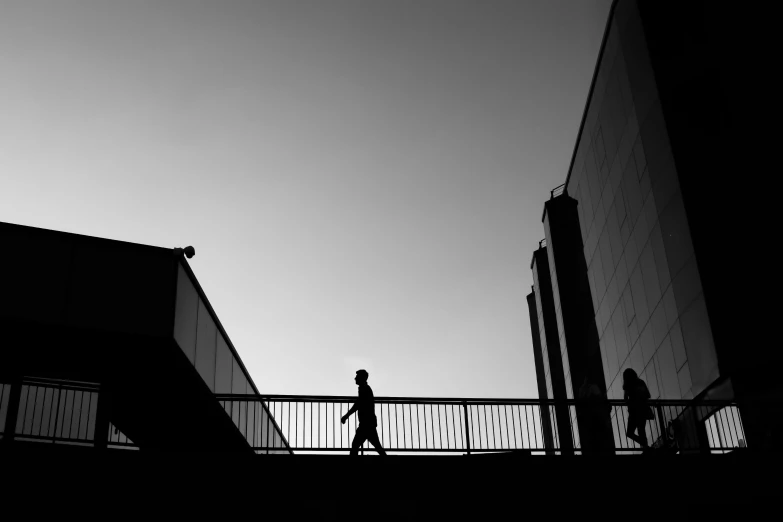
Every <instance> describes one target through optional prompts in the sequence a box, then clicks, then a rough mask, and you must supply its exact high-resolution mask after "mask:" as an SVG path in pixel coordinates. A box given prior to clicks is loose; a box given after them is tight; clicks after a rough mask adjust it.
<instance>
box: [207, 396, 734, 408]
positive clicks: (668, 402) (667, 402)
mask: <svg viewBox="0 0 783 522" xmlns="http://www.w3.org/2000/svg"><path fill="white" fill-rule="evenodd" d="M215 398H216V399H218V400H248V401H249V400H271V401H280V402H294V401H298V402H354V401H356V396H355V395H283V394H258V395H254V394H230V393H224V394H215ZM375 402H376V403H406V404H408V403H427V404H487V405H489V404H500V405H502V404H546V405H555V404H586V403H588V402H589V403H601V404H614V405H625V404H627V401H625V400H622V399H609V400H604V401H584V400H580V399H563V400H557V399H514V398H481V397H478V398H476V397H470V398H468V397H380V396H378V397H375ZM647 404H649V405H651V406H655V405H662V406H692V405H705V406H708V405H715V406H718V405H728V404H735V401H731V400H699V401H694V400H692V399H691V400H675V399H656V400H650V401H648V402H647Z"/></svg>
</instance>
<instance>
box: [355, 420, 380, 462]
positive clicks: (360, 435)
mask: <svg viewBox="0 0 783 522" xmlns="http://www.w3.org/2000/svg"><path fill="white" fill-rule="evenodd" d="M376 437H377V435H376ZM366 440H367V433H366V429H364V428H362V426H361V425H360V426H359V427H358V428H356V435H354V436H353V442H352V443H351V455H357V456H358V455H359V448H361V447H362V444H364V441H366Z"/></svg>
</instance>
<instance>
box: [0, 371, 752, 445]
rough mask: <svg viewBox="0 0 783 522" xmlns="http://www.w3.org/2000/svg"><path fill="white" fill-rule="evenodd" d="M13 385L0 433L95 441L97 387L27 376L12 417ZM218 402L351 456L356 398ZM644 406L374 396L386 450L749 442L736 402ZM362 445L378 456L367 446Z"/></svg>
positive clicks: (265, 437) (266, 431) (267, 431)
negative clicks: (633, 409) (633, 410)
mask: <svg viewBox="0 0 783 522" xmlns="http://www.w3.org/2000/svg"><path fill="white" fill-rule="evenodd" d="M10 389H11V387H10V385H8V384H2V385H0V430H2V431H0V437H2V436H3V435H4V434H3V431H5V432H9V430H10V432H12V433H13V438H14V439H15V440H20V441H35V442H50V443H60V444H72V445H84V446H93V445H95V438H96V437H95V431H96V428H95V427H96V424H97V403H98V396H99V387H98V385H96V384H90V383H73V382H60V381H52V380H44V379H30V378H25V379H24V380H23V381H22V382H21V386H20V388H19V392H17V393H18V399H17V401H18V402H17V403H16V404H18V408H17V413H16V414H15V419H13V420H12V419H11V418H9V419H6V416H7V413H8V411H9V406H10V404H9V401H10V398H9V397H10V395H11V393H10ZM215 399H216V400H217V401H218V402H219V403H220V404H221V405H222V406H223V408H224V409H225V411H226V414H227V415H228V416H229V417H230V418H231V419H232V420H233V421H234V424H235V425H236V427H237V429H238V430H239V431H240V432H241V433H242V435H243V436H244V437H245V439H246V440H247V441H248V443H249V444H250V446H251V447H252V448H253V449H254V450H255V452H256V453H259V454H260V453H291V452H292V451H293V452H295V453H311V452H315V453H348V452H350V450H351V444H352V441H353V438H354V436H355V434H356V429H357V424H356V423H357V418H356V415H352V416H350V417H349V418H348V420H347V422H346V423H345V424H342V423H341V422H340V419H341V417H342V416H343V415H345V414H346V413H347V412H348V411H349V409H350V407H351V406H352V405H353V404H354V403H355V401H356V397H345V396H298V395H263V396H261V395H230V394H228V395H215ZM642 411H643V415H638V414H637V415H635V418H630V417H629V410H628V405H627V404H626V403H624V402H623V401H599V402H584V401H575V400H568V401H552V400H538V399H465V398H411V397H377V398H375V414H376V418H377V428H376V430H377V433H378V437H379V440H380V442H381V446H382V447H383V448H384V449H385V450H386V451H387V452H389V453H400V454H409V453H416V454H486V453H524V454H548V455H581V454H584V455H588V454H603V455H609V454H634V453H642V452H643V450H644V448H642V446H641V445H640V444H639V442H643V441H642V439H641V438H640V431H639V427H638V426H639V425H640V424H641V425H642V426H643V432H644V436H645V437H644V439H646V441H647V443H648V445H649V447H650V448H651V449H652V450H653V451H660V452H667V453H700V454H704V453H708V454H716V453H717V454H719V453H726V452H730V451H734V450H736V449H737V448H744V447H747V446H748V445H749V444H748V442H747V441H746V437H745V431H744V428H743V425H742V418H741V416H740V411H739V409H738V408H737V406H736V404H735V403H733V402H730V401H671V400H658V401H649V402H648V403H647V404H646V405H644V406H643V407H642ZM642 417H644V419H643V422H640V421H639V419H641V418H642ZM648 417H651V418H648ZM7 420H8V422H6V421H7ZM630 424H633V425H635V426H637V428H636V432H635V433H634V436H635V437H636V440H632V439H631V438H629V437H628V435H627V434H628V426H629V425H630ZM108 430H109V433H108V435H107V437H106V439H105V440H106V444H107V446H108V447H115V448H126V449H128V448H138V446H137V445H136V444H134V443H133V441H131V440H130V439H128V438H127V437H126V436H125V435H124V434H123V433H122V432H119V431H118V430H117V429H116V428H114V426H113V425H112V424H111V423H110V422H109V423H108ZM183 436H187V435H186V434H183ZM361 450H362V451H368V450H369V453H374V450H373V448H372V447H371V445H370V444H369V443H364V444H363V446H362V447H361Z"/></svg>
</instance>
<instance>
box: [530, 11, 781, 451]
mask: <svg viewBox="0 0 783 522" xmlns="http://www.w3.org/2000/svg"><path fill="white" fill-rule="evenodd" d="M730 12H731V11H730V10H729V9H728V8H727V7H726V6H723V5H722V4H716V5H715V6H713V5H712V4H709V3H703V2H692V3H691V2H689V3H687V5H681V4H676V5H675V4H672V3H666V2H647V1H644V0H617V1H615V2H614V3H613V5H612V7H611V12H610V16H609V20H608V23H607V27H606V31H605V34H604V39H603V42H602V45H601V50H600V55H599V58H598V63H597V65H596V70H595V73H594V77H593V81H592V84H591V87H590V92H589V95H588V100H587V105H586V107H585V112H584V115H583V119H582V123H581V126H580V129H579V133H578V137H577V142H576V146H575V150H574V152H573V156H572V160H571V164H570V167H569V171H568V173H567V176H566V180H565V186H564V190H563V193H562V194H561V195H558V196H556V197H554V196H553V198H552V199H551V200H550V201H549V202H547V204H546V207H547V211H549V208H550V207H552V206H554V205H560V206H562V205H567V206H569V207H573V208H574V213H575V215H576V216H577V221H578V227H579V234H577V235H576V236H575V237H572V238H570V239H566V240H565V241H566V242H567V243H568V244H567V246H566V248H568V249H571V250H573V249H574V248H575V247H576V246H580V247H581V255H577V257H579V259H578V262H579V263H583V265H584V268H583V269H568V273H569V277H572V279H571V283H570V284H569V285H568V286H567V287H566V286H565V285H563V284H562V279H563V277H564V275H565V271H561V267H560V266H559V265H557V264H556V263H555V262H552V259H553V255H554V253H557V252H558V250H559V249H561V248H563V246H562V245H564V243H563V242H562V241H561V242H560V243H558V238H557V237H552V231H551V225H550V223H549V220H548V218H547V212H546V211H545V215H544V220H543V221H544V228H545V233H546V238H547V244H548V248H549V250H550V268H551V272H552V273H551V280H552V287H553V291H554V295H555V296H556V297H555V299H556V301H557V300H558V297H557V296H559V299H560V300H561V301H562V300H563V296H571V298H573V299H578V294H580V293H582V289H581V287H580V284H579V281H578V278H579V276H580V272H581V273H582V274H584V275H586V278H585V279H586V280H587V282H588V285H589V296H590V299H591V308H592V310H593V322H594V332H595V335H596V337H597V339H596V341H597V344H598V350H597V352H591V345H592V344H593V340H592V335H593V334H592V333H591V332H590V329H589V328H584V326H583V325H579V326H574V322H575V321H576V322H577V323H578V322H579V321H580V319H579V318H574V319H568V318H565V317H563V316H562V315H558V318H557V319H558V322H557V325H558V330H559V335H560V338H561V340H560V345H561V348H562V349H563V350H564V351H565V352H567V351H568V350H567V347H568V346H569V344H570V343H571V341H570V340H568V339H567V338H566V337H567V332H568V330H569V329H570V328H582V334H581V335H582V337H581V341H579V342H581V343H583V344H584V346H585V348H584V351H585V354H588V353H597V354H599V355H600V364H601V370H602V374H603V385H604V386H605V390H606V392H607V395H608V397H609V398H610V399H622V398H623V389H622V385H623V378H622V373H623V371H624V370H625V369H627V368H631V369H633V370H635V371H636V373H637V374H638V375H639V376H640V377H641V378H642V379H643V380H644V381H645V382H646V383H647V385H648V388H649V390H650V393H651V394H652V398H653V399H693V398H703V399H736V400H737V401H738V402H739V403H740V408H741V409H742V410H743V411H742V414H743V422H744V424H745V430H746V433H747V436H748V438H752V437H755V440H756V443H757V444H758V443H762V441H766V442H763V444H769V443H771V442H770V441H771V440H773V439H775V437H778V438H779V437H780V423H779V421H770V420H769V417H773V416H771V415H763V414H762V413H760V412H759V411H758V410H757V409H754V406H753V404H754V403H757V402H758V401H759V400H762V399H775V400H778V399H779V398H780V395H781V394H780V388H781V387H780V386H779V385H775V384H774V382H775V379H774V376H773V375H772V374H771V373H770V372H771V370H770V368H774V367H777V365H778V364H779V362H780V355H779V354H778V353H777V351H773V350H769V349H765V348H764V344H763V343H764V340H763V337H764V336H763V335H758V334H755V335H754V334H752V333H750V330H751V329H752V326H751V325H754V324H756V323H757V322H758V320H759V319H760V317H761V314H758V315H757V314H755V313H754V312H749V311H748V309H747V308H745V309H743V310H739V309H738V306H739V307H742V306H743V305H742V304H740V303H745V305H747V299H748V297H750V296H757V295H758V294H759V293H760V292H759V288H760V286H763V284H764V280H765V279H766V278H767V276H766V275H765V274H764V273H763V272H762V271H760V272H758V273H756V274H751V275H749V277H743V278H742V280H741V281H738V282H737V283H736V284H735V283H731V284H727V275H728V274H731V273H733V272H736V270H737V268H736V259H733V256H731V255H730V254H729V252H728V251H727V243H728V242H729V241H731V240H732V239H733V238H734V237H736V234H739V233H742V234H746V235H748V236H750V235H757V234H758V235H762V236H764V235H765V233H761V234H759V232H760V230H763V227H764V222H763V221H762V222H759V221H758V220H757V219H754V217H753V215H758V214H760V213H763V212H764V210H763V209H759V211H758V212H756V211H753V212H751V211H750V206H751V205H752V204H751V203H750V202H749V200H748V199H745V198H741V197H740V196H741V195H742V194H743V193H745V191H747V188H744V187H743V186H744V185H747V183H748V181H747V180H743V179H741V178H739V177H738V174H739V170H734V169H736V168H737V167H738V165H741V164H742V161H743V160H742V156H743V155H744V154H747V153H749V151H748V150H747V149H745V148H743V147H744V145H745V143H744V142H743V141H741V140H737V139H732V134H734V133H736V132H737V127H735V125H739V124H740V123H742V122H743V121H745V120H743V118H744V113H743V110H742V107H741V106H742V105H743V104H744V103H745V101H744V100H742V99H737V93H741V92H745V89H737V90H736V92H731V89H732V88H734V87H737V86H738V84H739V80H737V79H736V78H735V77H734V76H733V75H732V74H731V72H732V69H733V68H736V67H737V65H736V63H734V62H732V61H731V58H732V57H736V55H737V53H738V51H737V49H733V50H732V51H731V52H729V46H734V47H737V48H739V49H743V46H747V43H744V42H742V41H740V42H733V41H732V42H727V40H728V39H731V38H733V36H739V35H742V34H746V30H744V29H743V28H742V27H737V26H736V25H735V29H737V32H736V35H729V33H728V32H724V31H723V29H725V28H728V27H731V26H732V22H731V14H730ZM721 176H725V177H726V178H727V179H733V180H734V182H733V183H731V184H729V185H728V186H726V185H723V184H721V183H718V182H717V180H718V179H720V178H721ZM729 201H731V202H732V205H731V206H727V203H728V202H729ZM734 201H736V204H734ZM727 216H729V217H727ZM740 231H741V232H740ZM536 278H540V274H536V273H535V271H534V280H535V279H536ZM743 286H744V288H743ZM537 290H538V289H536V291H537ZM760 302H761V301H757V303H760ZM582 309H583V310H586V309H587V307H583V308H582ZM557 311H558V313H560V312H561V311H562V307H557ZM534 335H535V333H534ZM575 338H578V337H575ZM570 362H571V364H570V372H571V373H572V374H573V373H575V372H574V368H575V366H574V355H573V354H571V358H570ZM586 365H587V366H589V365H590V363H589V362H588V363H586ZM563 369H564V371H565V375H566V381H568V380H569V379H568V372H569V368H568V367H567V365H564V366H563ZM591 373H595V372H591ZM761 376H763V377H762V378H759V377H761ZM571 380H573V379H571ZM568 391H569V393H568V397H569V398H572V397H574V394H573V390H572V389H570V388H569V390H568ZM550 397H553V396H552V395H550ZM743 405H744V406H743ZM776 418H779V416H777V417H776ZM621 436H623V435H622V434H620V433H618V432H617V430H615V442H616V443H617V444H619V437H621Z"/></svg>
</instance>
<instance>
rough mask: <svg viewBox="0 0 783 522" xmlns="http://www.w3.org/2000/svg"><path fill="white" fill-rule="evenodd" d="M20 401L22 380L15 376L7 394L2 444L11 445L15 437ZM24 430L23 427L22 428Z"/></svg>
mask: <svg viewBox="0 0 783 522" xmlns="http://www.w3.org/2000/svg"><path fill="white" fill-rule="evenodd" d="M21 400H22V378H21V377H20V376H15V377H14V379H13V380H12V382H11V390H10V392H9V394H8V411H7V412H6V417H5V428H4V429H3V440H2V442H3V444H11V443H12V442H13V441H14V436H15V435H16V422H17V420H18V417H19V403H20V402H21ZM22 428H24V426H22Z"/></svg>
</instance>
